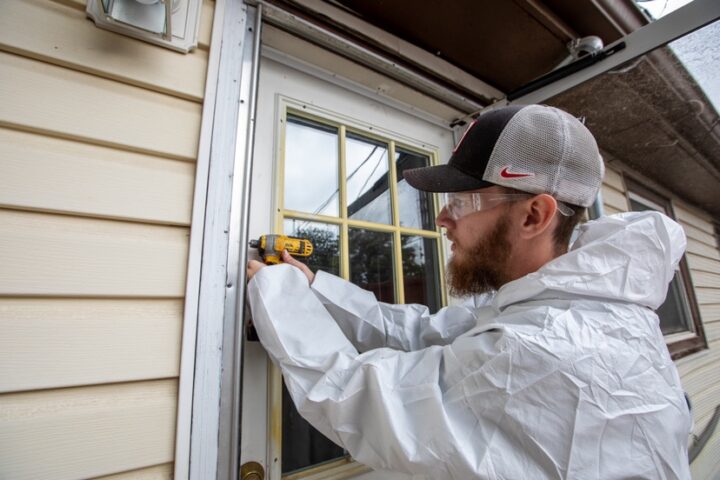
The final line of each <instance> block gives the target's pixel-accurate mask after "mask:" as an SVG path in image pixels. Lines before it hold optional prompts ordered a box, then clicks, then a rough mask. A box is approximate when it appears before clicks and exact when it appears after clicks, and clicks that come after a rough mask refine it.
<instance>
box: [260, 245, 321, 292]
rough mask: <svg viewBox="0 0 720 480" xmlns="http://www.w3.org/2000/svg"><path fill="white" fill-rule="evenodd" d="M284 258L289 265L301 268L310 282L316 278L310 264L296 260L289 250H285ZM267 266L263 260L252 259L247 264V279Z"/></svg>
mask: <svg viewBox="0 0 720 480" xmlns="http://www.w3.org/2000/svg"><path fill="white" fill-rule="evenodd" d="M282 259H283V262H285V263H287V264H288V265H292V266H293V267H296V268H299V269H300V271H301V272H303V273H304V274H305V276H306V277H307V279H308V284H311V283H312V282H313V280H315V274H314V273H313V272H312V271H311V270H310V269H309V268H308V266H307V265H305V264H304V263H302V262H299V261H297V260H295V259H294V258H293V257H292V255H290V254H289V253H288V252H287V250H283V252H282ZM265 267H267V265H265V264H264V263H262V262H258V261H257V260H250V261H249V262H248V264H247V281H248V282H249V281H250V280H252V278H253V277H254V276H255V274H256V273H257V272H259V271H260V269H262V268H265Z"/></svg>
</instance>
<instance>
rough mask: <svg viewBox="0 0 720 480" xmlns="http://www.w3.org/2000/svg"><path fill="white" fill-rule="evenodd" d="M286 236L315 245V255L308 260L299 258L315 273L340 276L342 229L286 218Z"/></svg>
mask: <svg viewBox="0 0 720 480" xmlns="http://www.w3.org/2000/svg"><path fill="white" fill-rule="evenodd" d="M283 231H284V232H285V235H290V236H292V237H299V238H307V239H308V240H310V242H312V244H313V253H312V255H310V256H309V257H307V258H299V259H298V260H300V261H301V262H303V263H305V264H306V265H307V266H309V267H310V270H312V271H313V272H314V271H316V270H323V271H325V272H328V273H332V274H333V275H340V227H338V226H337V225H328V224H326V223H319V222H308V221H307V220H299V219H296V218H286V219H285V221H284V222H283Z"/></svg>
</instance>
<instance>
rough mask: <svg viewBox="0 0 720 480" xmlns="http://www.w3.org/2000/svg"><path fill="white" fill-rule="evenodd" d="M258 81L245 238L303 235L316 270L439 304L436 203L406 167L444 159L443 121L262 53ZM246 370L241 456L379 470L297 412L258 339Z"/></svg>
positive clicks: (271, 462) (285, 468) (273, 467)
mask: <svg viewBox="0 0 720 480" xmlns="http://www.w3.org/2000/svg"><path fill="white" fill-rule="evenodd" d="M274 58H278V57H277V56H275V57H274ZM259 86H260V87H259V94H258V95H259V96H258V105H257V125H256V133H255V142H256V143H255V154H254V157H255V166H254V171H253V179H252V197H251V206H250V210H251V217H250V235H251V238H256V237H257V236H259V235H261V234H264V233H285V234H290V235H296V236H303V237H307V238H310V239H311V240H312V241H313V243H314V245H315V252H314V254H313V256H312V257H310V259H309V261H308V263H309V265H310V266H311V267H312V268H313V269H322V270H325V271H328V272H330V273H333V274H335V275H339V276H341V277H344V278H346V279H349V280H351V281H352V282H354V283H356V284H358V285H360V286H361V287H363V288H366V289H368V290H371V291H373V292H374V293H375V295H376V296H377V297H378V298H380V299H381V300H383V301H388V302H394V303H403V302H408V303H423V304H426V305H429V306H430V307H431V309H432V310H433V311H434V310H437V309H439V308H440V307H441V306H442V305H443V304H444V303H445V301H446V299H445V293H444V288H443V283H442V282H443V280H442V277H443V276H442V275H441V270H442V266H443V265H444V261H443V258H444V255H443V252H442V240H441V237H440V233H439V231H438V229H437V228H436V227H435V224H434V218H435V214H436V213H437V203H436V201H435V198H434V196H433V195H429V194H422V193H420V192H418V191H416V190H414V189H412V188H411V187H409V185H407V184H406V182H405V181H404V180H403V179H402V172H403V170H405V169H408V168H415V167H420V166H426V165H431V164H435V163H438V162H439V161H441V160H442V161H446V160H447V158H448V157H449V155H450V152H451V150H452V144H453V135H452V131H451V130H450V129H449V127H445V126H442V125H441V123H440V121H438V122H436V123H433V122H432V121H430V120H428V119H427V117H426V118H425V119H421V118H418V117H417V116H414V115H413V114H411V113H408V112H407V111H403V110H402V109H401V108H397V107H394V106H390V105H388V104H387V102H383V101H381V99H380V98H379V97H377V96H374V95H373V94H372V92H370V93H366V92H364V91H362V90H360V89H358V88H353V89H350V88H345V87H344V86H340V85H339V84H338V83H336V82H333V81H330V80H329V77H326V78H323V75H322V74H319V73H316V72H313V71H312V70H308V69H305V71H300V70H299V69H296V68H293V67H290V66H287V65H286V64H283V63H280V62H279V61H277V60H273V59H270V58H268V57H266V56H265V57H263V59H262V62H261V67H260V82H259ZM243 369H244V370H243V371H244V374H243V375H244V380H243V407H242V411H243V417H242V429H243V430H242V446H241V458H242V461H243V462H248V461H257V462H259V463H261V464H264V465H265V466H266V473H267V475H268V476H267V477H266V478H270V479H273V480H276V479H280V478H292V479H295V478H316V477H317V476H318V475H323V478H326V477H325V475H329V474H331V473H332V474H333V475H334V476H333V477H332V478H350V477H353V478H368V479H370V478H379V477H378V476H377V475H374V474H373V473H372V472H369V471H368V469H367V468H365V467H363V466H361V465H358V464H356V463H354V462H352V460H351V459H350V458H349V457H348V456H347V454H346V452H345V451H343V450H342V448H340V447H338V446H336V445H334V444H332V442H330V441H329V440H327V439H325V438H324V437H323V436H322V435H321V434H320V433H318V432H316V431H315V430H314V429H313V428H312V427H310V426H309V425H308V424H307V423H306V422H305V421H304V420H303V419H302V418H300V417H299V416H298V414H297V412H296V411H295V408H294V406H293V405H292V403H291V402H290V400H289V397H288V396H287V393H286V392H285V391H284V388H283V385H282V381H281V378H280V374H279V372H278V370H277V369H276V368H275V367H273V366H272V365H270V362H269V361H268V359H267V357H266V354H265V352H264V351H263V348H262V346H261V345H260V344H259V343H258V342H247V343H246V344H245V349H244V359H243ZM358 475H360V476H358ZM382 478H390V477H388V476H387V474H383V476H382Z"/></svg>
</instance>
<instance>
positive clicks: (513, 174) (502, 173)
mask: <svg viewBox="0 0 720 480" xmlns="http://www.w3.org/2000/svg"><path fill="white" fill-rule="evenodd" d="M500 176H501V177H503V178H523V177H534V176H535V174H534V173H516V172H511V171H510V165H508V166H507V167H505V168H503V169H502V170H500Z"/></svg>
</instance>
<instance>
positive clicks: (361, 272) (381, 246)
mask: <svg viewBox="0 0 720 480" xmlns="http://www.w3.org/2000/svg"><path fill="white" fill-rule="evenodd" d="M392 239H393V236H392V234H391V233H384V232H373V231H371V230H363V229H356V228H351V229H350V230H349V238H348V241H349V246H350V281H351V282H352V283H354V284H355V285H358V286H359V287H361V288H364V289H366V290H370V291H371V292H373V293H374V294H375V297H377V299H378V300H380V301H382V302H394V301H395V287H394V285H393V240H392Z"/></svg>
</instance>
